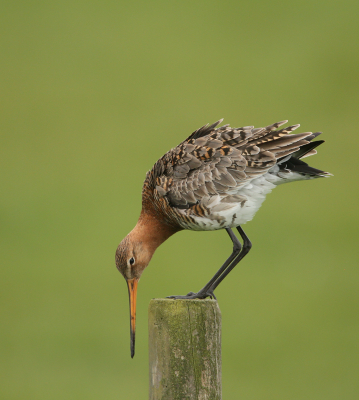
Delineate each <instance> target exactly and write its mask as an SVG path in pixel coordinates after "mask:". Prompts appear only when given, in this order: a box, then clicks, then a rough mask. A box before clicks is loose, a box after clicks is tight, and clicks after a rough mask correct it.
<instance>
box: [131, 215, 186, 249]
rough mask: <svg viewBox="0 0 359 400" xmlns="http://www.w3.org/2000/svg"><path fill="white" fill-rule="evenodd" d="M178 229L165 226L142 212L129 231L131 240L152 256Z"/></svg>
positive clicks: (154, 217) (153, 216)
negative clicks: (139, 244)
mask: <svg viewBox="0 0 359 400" xmlns="http://www.w3.org/2000/svg"><path fill="white" fill-rule="evenodd" d="M178 230H179V229H178V228H177V229H176V228H174V227H173V226H170V225H167V224H166V223H164V222H162V221H160V220H159V219H158V218H156V216H155V215H152V214H150V213H146V212H145V211H143V210H142V212H141V215H140V218H139V219H138V222H137V224H136V226H135V227H134V229H133V230H132V231H131V233H130V236H131V239H132V240H134V241H136V242H138V243H142V244H143V245H144V246H145V247H146V248H147V249H148V250H149V251H150V252H151V253H152V254H153V253H154V252H155V250H156V249H157V247H158V246H159V245H160V244H162V243H163V242H164V241H165V240H166V239H168V238H169V237H170V236H172V235H173V234H174V233H176V232H178Z"/></svg>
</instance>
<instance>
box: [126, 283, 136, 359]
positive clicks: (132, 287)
mask: <svg viewBox="0 0 359 400" xmlns="http://www.w3.org/2000/svg"><path fill="white" fill-rule="evenodd" d="M137 285H138V279H136V278H133V279H128V280H127V287H128V297H129V299H130V331H131V358H133V356H134V355H135V333H136V298H137Z"/></svg>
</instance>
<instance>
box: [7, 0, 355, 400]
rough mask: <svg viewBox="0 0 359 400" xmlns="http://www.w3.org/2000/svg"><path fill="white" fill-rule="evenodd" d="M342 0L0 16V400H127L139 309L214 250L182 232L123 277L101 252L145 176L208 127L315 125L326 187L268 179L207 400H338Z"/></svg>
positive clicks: (185, 279) (347, 126) (345, 266)
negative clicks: (132, 280)
mask: <svg viewBox="0 0 359 400" xmlns="http://www.w3.org/2000/svg"><path fill="white" fill-rule="evenodd" d="M358 13H359V6H358V1H355V0H352V1H346V0H345V1H332V0H329V1H328V0H325V1H324V0H322V1H319V0H315V1H312V0H310V1H309V0H304V1H303V0H302V1H291V2H288V1H283V0H278V1H263V0H262V1H255V0H254V1H250V2H249V1H245V2H244V1H208V0H207V1H180V2H175V1H168V0H167V1H132V2H124V1H119V0H117V1H79V0H75V1H61V2H49V1H41V0H39V1H35V0H34V1H12V2H4V1H2V2H1V12H0V55H1V71H0V81H1V89H0V101H1V105H0V113H1V115H0V126H1V143H0V162H1V196H0V210H1V225H0V229H1V238H0V239H1V240H0V246H1V277H0V298H1V329H0V346H1V349H0V351H1V365H0V376H1V380H2V382H1V384H0V398H1V399H4V400H15V399H16V400H18V399H26V400H32V399H36V400H43V399H44V400H48V399H51V400H57V399H69V400H70V399H74V400H75V399H76V400H78V399H86V400H91V399H107V400H111V399H114V400H115V399H121V400H122V399H124V400H127V399H136V400H137V399H146V398H147V396H148V342H147V307H148V303H149V300H150V299H151V298H154V297H164V296H167V295H172V294H185V293H187V292H188V291H190V290H198V289H200V288H201V287H202V286H203V284H204V283H205V282H207V280H208V279H209V277H210V276H212V274H213V273H214V271H216V269H217V268H218V267H219V265H220V264H221V263H222V262H223V261H224V259H225V258H226V257H227V256H228V254H229V253H230V252H231V244H230V242H229V240H228V237H227V235H226V234H225V233H224V232H222V231H218V232H181V233H179V234H177V235H175V236H174V237H172V238H171V239H170V240H168V242H166V243H165V244H164V245H162V246H161V247H160V248H159V249H158V251H157V252H156V254H155V256H154V258H153V259H152V261H151V264H150V266H149V268H148V269H147V270H146V271H145V273H144V275H143V277H142V279H141V282H140V284H139V293H138V312H137V346H136V356H135V358H134V359H133V360H132V359H131V358H130V349H129V315H128V297H127V288H126V284H125V282H124V280H123V278H122V277H121V275H120V274H119V273H118V271H117V270H116V268H115V264H114V255H115V249H116V247H117V245H118V243H119V242H120V240H122V238H123V237H124V236H125V235H126V234H127V233H128V232H129V231H130V230H131V229H132V228H133V226H134V225H135V223H136V221H137V218H138V215H139V212H140V207H141V187H142V183H143V180H144V177H145V173H146V171H147V170H148V169H150V168H151V167H152V165H153V163H154V162H155V161H156V160H157V159H158V158H159V157H161V156H162V155H163V154H164V153H165V152H166V151H167V150H169V149H170V148H172V147H174V146H176V145H177V144H178V143H180V142H181V141H182V140H183V139H184V138H185V137H187V136H188V135H189V134H190V133H191V132H192V131H193V130H195V129H197V128H198V127H200V126H202V125H204V124H205V123H207V122H210V123H212V122H214V121H216V120H217V119H219V118H222V117H223V118H225V120H224V123H230V124H231V125H232V126H243V125H255V126H256V127H259V126H265V125H268V124H271V123H273V122H276V121H280V120H282V119H288V120H289V123H291V124H294V123H301V124H302V125H301V128H300V130H298V131H297V132H300V131H301V132H306V131H318V130H319V131H323V132H324V133H323V135H322V137H321V138H322V139H324V140H326V143H325V144H324V145H322V146H321V147H320V148H319V151H318V153H319V154H318V155H317V156H315V157H312V158H310V159H308V160H310V164H311V165H313V166H314V167H317V168H321V169H324V170H326V171H330V172H332V173H333V174H334V175H335V176H334V178H330V179H318V180H315V181H310V182H297V183H291V184H290V185H283V186H280V187H278V188H277V189H276V190H275V191H274V192H273V193H272V194H271V195H269V196H268V198H267V200H266V202H265V203H264V205H263V207H262V208H261V210H260V211H259V212H258V213H257V215H256V217H255V218H254V220H253V221H252V222H250V223H249V224H247V225H245V226H244V228H245V231H246V233H247V234H248V236H249V237H250V239H251V240H252V242H253V249H252V251H251V253H250V255H249V256H248V258H246V259H245V260H244V261H243V262H242V263H241V264H240V266H238V267H237V268H236V269H235V270H234V271H233V272H232V273H231V275H230V277H229V278H228V279H226V280H225V281H224V282H223V284H222V285H220V286H219V288H218V290H217V292H216V294H217V296H218V299H219V304H220V307H221V310H222V317H223V398H224V399H228V400H232V399H235V400H237V399H240V400H242V399H246V400H252V399H253V400H257V399H265V400H271V399H273V400H278V399H283V400H286V399H291V400H299V399H301V400H302V399H303V400H304V399H305V400H307V399H315V400H317V399H325V400H331V399H333V400H337V399H344V400H349V399H357V398H358V397H357V396H358V391H359V341H358V336H359V333H358V332H359V322H358V315H359V307H358V300H359V291H358V283H359V272H358V222H359V221H358V206H357V203H358V200H357V198H358V194H359V193H358V179H357V177H356V174H357V158H358V155H357V148H358V145H359V135H358V128H357V127H358V105H359V101H358V100H359V99H358V97H359V90H358V89H359V74H358V65H359V51H358V50H359V48H358V39H359V35H358V33H359V32H358V30H359V29H358Z"/></svg>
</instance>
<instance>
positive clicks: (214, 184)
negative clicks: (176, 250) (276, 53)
mask: <svg viewBox="0 0 359 400" xmlns="http://www.w3.org/2000/svg"><path fill="white" fill-rule="evenodd" d="M220 122H222V120H220V121H218V122H216V123H214V124H213V125H210V126H207V125H206V126H204V127H202V128H200V129H198V130H197V131H195V132H193V133H192V134H191V135H190V136H189V137H188V138H187V139H186V140H185V141H183V142H182V143H181V144H180V145H178V146H177V147H175V148H174V149H172V150H170V151H169V152H167V153H166V154H165V155H164V156H163V157H162V158H161V159H160V160H158V162H157V163H156V164H155V165H154V167H153V169H152V170H151V171H149V173H148V174H149V175H148V177H151V181H152V186H153V190H155V191H157V193H156V194H157V196H158V197H166V198H167V199H168V201H169V204H170V205H171V206H172V207H177V208H189V207H192V206H194V205H195V204H197V203H199V202H201V200H203V199H204V198H206V199H207V201H208V197H211V196H213V195H217V194H221V195H222V196H223V195H225V194H230V193H229V192H231V191H232V190H233V189H234V188H239V187H241V186H243V185H245V184H246V183H248V182H249V181H250V180H251V179H253V178H255V177H258V176H260V175H263V174H265V173H266V172H267V171H268V170H269V169H270V168H271V167H272V166H273V165H274V164H275V163H276V162H277V160H278V159H283V158H284V157H286V156H288V155H290V154H292V153H294V152H296V151H298V150H299V149H300V147H301V146H304V145H306V144H308V143H309V141H308V140H305V138H307V137H308V138H309V139H311V135H313V134H312V133H311V132H306V133H300V134H293V135H292V134H290V133H291V132H292V131H294V130H295V129H296V128H298V127H299V125H292V126H289V127H287V128H284V129H281V130H277V128H279V127H280V126H281V125H283V124H285V123H286V122H287V121H281V122H278V123H276V124H273V125H269V126H267V127H265V128H256V129H254V128H253V126H246V127H241V128H231V127H229V126H228V125H224V126H222V127H220V128H216V127H217V125H218V124H219V123H220ZM148 183H149V182H148ZM232 201H240V199H234V198H233V199H232Z"/></svg>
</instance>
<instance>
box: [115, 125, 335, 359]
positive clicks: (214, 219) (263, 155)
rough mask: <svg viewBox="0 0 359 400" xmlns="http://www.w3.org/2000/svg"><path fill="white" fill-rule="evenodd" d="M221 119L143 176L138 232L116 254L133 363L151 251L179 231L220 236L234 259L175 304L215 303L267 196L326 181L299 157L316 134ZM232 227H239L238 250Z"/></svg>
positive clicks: (309, 152) (312, 146) (245, 250)
mask: <svg viewBox="0 0 359 400" xmlns="http://www.w3.org/2000/svg"><path fill="white" fill-rule="evenodd" d="M222 121H223V120H219V121H217V122H215V123H214V124H213V125H210V126H208V125H205V126H203V127H202V128H200V129H198V130H196V131H195V132H193V133H192V134H191V135H190V136H189V137H188V138H187V139H186V140H185V141H183V142H182V143H181V144H179V145H178V146H177V147H175V148H173V149H172V150H170V151H169V152H167V153H166V154H165V155H164V156H163V157H162V158H160V159H159V160H158V161H157V162H156V164H155V165H154V166H153V168H152V169H151V170H150V171H149V172H147V175H146V179H145V182H144V184H143V189H142V211H141V214H140V217H139V219H138V222H137V224H136V226H135V228H134V229H133V230H132V231H131V232H130V233H129V234H128V235H127V236H126V237H125V238H124V239H123V240H122V242H121V243H120V244H119V246H118V248H117V251H116V266H117V268H118V270H119V271H120V272H121V274H122V275H123V276H124V278H125V279H126V282H127V286H128V293H129V300H130V328H131V357H133V356H134V354H135V324H136V296H137V284H138V281H139V280H140V277H141V274H142V272H143V270H144V269H145V268H146V267H147V265H148V264H149V262H150V260H151V257H152V255H153V253H154V252H155V250H156V248H157V247H158V246H159V245H160V244H161V243H163V242H164V241H165V240H166V239H168V238H169V237H170V236H171V235H173V234H174V233H176V232H178V231H180V230H182V229H190V230H195V231H211V230H216V229H225V230H226V231H227V233H228V235H229V237H230V238H231V241H232V243H233V251H232V254H231V255H230V256H229V257H228V259H227V260H226V261H225V263H224V264H223V265H222V266H221V268H220V269H219V270H218V271H217V272H216V274H215V275H214V276H213V277H212V279H210V281H209V282H208V283H207V284H206V285H205V286H204V287H203V288H202V289H201V290H199V291H198V292H197V293H194V292H190V293H188V294H187V295H186V296H169V297H170V298H173V299H197V298H199V299H204V298H206V297H214V298H216V297H215V295H214V293H213V292H214V290H215V289H216V287H217V286H218V285H219V284H220V283H221V282H222V280H223V279H224V278H225V277H226V276H227V275H228V274H229V272H230V271H231V270H232V269H233V268H234V267H235V266H236V265H237V264H238V262H239V261H240V260H241V259H242V258H243V257H244V256H245V255H246V254H247V253H248V252H249V250H250V249H251V247H252V244H251V242H250V240H249V239H248V237H247V236H246V234H245V233H244V231H243V229H242V228H241V227H240V225H242V224H244V223H246V222H247V221H250V220H251V219H252V218H253V216H254V214H255V213H256V212H257V210H258V209H259V207H260V206H261V205H262V203H263V201H264V199H265V197H266V195H267V194H268V193H269V192H270V191H271V190H272V189H274V188H275V187H276V186H277V185H279V184H281V183H286V182H292V181H299V180H307V179H313V178H318V177H328V176H330V175H331V174H330V173H328V172H324V171H321V170H319V169H315V168H312V167H310V166H308V164H306V163H305V162H303V161H301V158H304V157H307V156H311V155H313V154H316V150H315V148H316V147H317V146H319V145H320V144H321V143H323V140H318V141H315V142H311V141H312V140H313V139H314V138H316V137H317V136H318V135H319V134H320V132H317V133H312V132H306V133H299V134H290V133H291V132H293V131H294V130H295V129H297V128H298V127H299V125H292V126H289V127H288V128H284V129H281V130H277V128H279V127H280V126H281V125H283V124H285V123H287V122H288V121H281V122H277V123H276V124H273V125H269V126H267V127H266V128H257V129H254V127H253V126H245V127H242V128H231V127H229V126H228V125H224V126H222V127H220V128H216V127H217V125H218V124H220V123H221V122H222ZM231 228H237V230H238V232H239V234H240V236H241V237H242V239H243V246H242V245H241V243H240V242H239V240H238V239H237V237H236V236H235V234H234V233H233V231H232V229H231Z"/></svg>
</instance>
